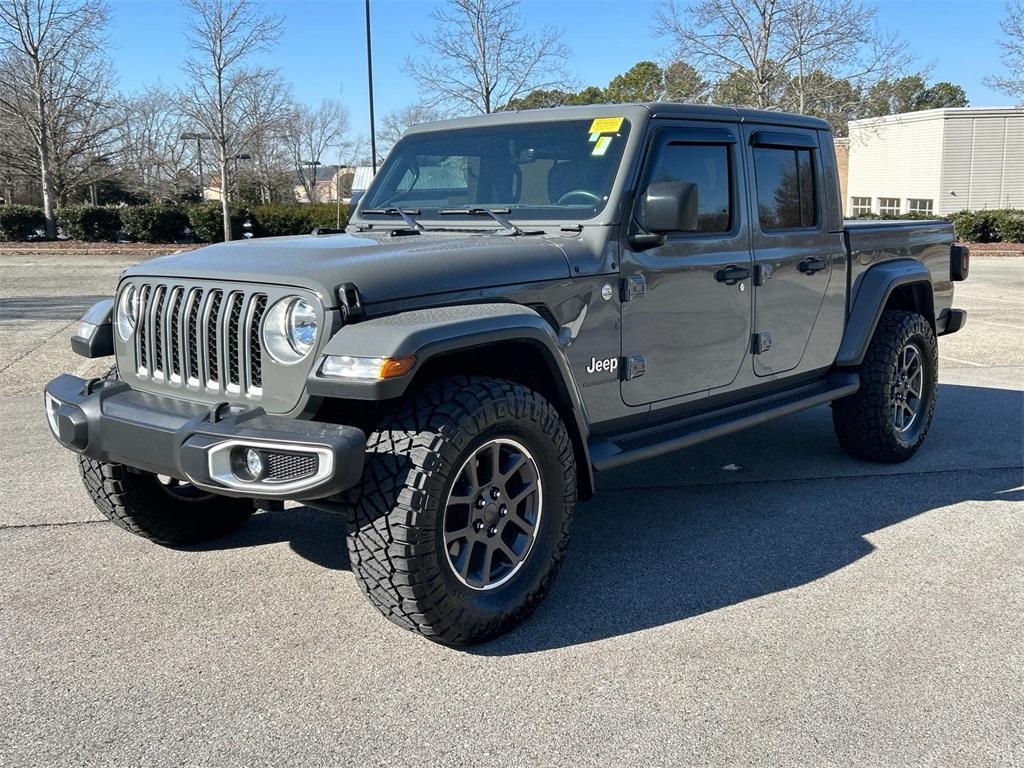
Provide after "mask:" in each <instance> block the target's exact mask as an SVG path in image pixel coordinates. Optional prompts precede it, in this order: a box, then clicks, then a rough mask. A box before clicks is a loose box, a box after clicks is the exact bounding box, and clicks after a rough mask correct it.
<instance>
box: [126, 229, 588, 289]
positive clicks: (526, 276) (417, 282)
mask: <svg viewBox="0 0 1024 768" xmlns="http://www.w3.org/2000/svg"><path fill="white" fill-rule="evenodd" d="M125 275H126V276H130V277H134V276H147V277H171V278H182V279H209V280H226V281H234V282H251V283H263V284H271V285H287V286H294V287H298V288H306V289H309V290H311V291H314V292H316V293H317V294H319V295H320V299H321V301H322V302H323V304H324V306H325V307H334V306H336V305H337V303H338V300H337V288H338V286H339V285H340V284H342V283H355V284H356V285H357V286H358V287H359V291H360V293H361V294H362V298H363V302H364V303H366V304H375V303H378V302H382V301H392V300H394V299H402V298H408V297H412V296H422V295H426V294H432V293H447V292H449V291H462V290H473V289H476V288H492V287H495V286H500V285H511V284H514V283H529V282H537V281H541V280H557V279H564V278H566V277H568V276H569V264H568V262H567V261H566V257H565V253H564V252H563V251H562V249H561V248H560V247H559V246H558V245H557V244H556V243H555V242H553V241H552V240H551V239H549V238H547V237H544V236H541V235H530V236H518V237H510V236H505V235H494V234H489V233H488V234H460V233H451V232H444V233H432V232H425V233H423V234H420V235H408V236H392V235H391V234H389V233H387V232H372V233H359V234H352V235H341V234H339V235H299V236H295V237H271V238H262V239H259V240H236V241H233V242H230V243H217V244H214V245H208V246H205V247H203V248H199V249H197V250H194V251H189V252H187V253H180V254H176V255H173V256H163V257H160V258H157V259H152V260H150V261H147V262H143V263H141V264H138V265H136V266H134V267H131V268H130V269H128V270H127V271H126V272H125Z"/></svg>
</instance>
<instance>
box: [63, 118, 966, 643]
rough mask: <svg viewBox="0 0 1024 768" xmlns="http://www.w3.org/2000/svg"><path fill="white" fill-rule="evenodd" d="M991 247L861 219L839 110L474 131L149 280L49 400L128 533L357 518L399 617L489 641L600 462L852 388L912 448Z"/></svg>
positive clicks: (535, 579) (854, 442)
mask: <svg viewBox="0 0 1024 768" xmlns="http://www.w3.org/2000/svg"><path fill="white" fill-rule="evenodd" d="M968 259H969V253H968V251H967V249H966V248H965V247H962V246H958V245H955V244H954V238H953V229H952V227H951V225H950V224H948V223H946V222H921V221H911V222H860V223H849V222H844V221H843V218H842V214H841V205H840V199H839V184H838V181H837V172H836V162H835V157H834V153H833V143H832V135H831V133H830V132H829V127H828V125H827V124H826V123H825V122H823V121H821V120H817V119H813V118H809V117H801V116H793V115H785V114H777V113H768V112H756V111H750V110H743V109H733V108H725V107H707V106H693V105H684V104H648V105H629V106H622V105H619V106H601V107H578V108H563V109H553V110H539V111H534V112H525V113H505V114H497V115H489V116H486V117H476V118H467V119H458V120H451V121H445V122H439V123H433V124H429V125H421V126H418V127H416V128H414V129H412V130H411V131H410V132H409V133H408V134H407V135H406V136H405V137H404V138H403V139H402V140H401V141H400V142H399V143H398V144H397V145H396V146H395V148H394V149H393V150H392V151H391V153H390V154H389V155H388V158H387V161H386V162H385V163H384V165H383V167H382V168H381V171H380V173H379V174H378V175H377V178H376V179H375V180H374V182H373V184H372V186H371V187H370V189H369V190H368V191H367V192H366V194H365V196H364V197H363V198H362V200H361V201H360V203H359V206H358V208H357V209H356V210H355V211H354V212H353V215H352V218H351V221H350V223H349V226H348V228H347V231H346V232H344V233H342V232H336V231H323V230H319V231H314V232H313V233H312V234H310V235H304V236H300V237H286V238H275V239H265V240H250V241H244V242H234V243H227V244H219V245H210V246H208V247H205V248H201V249H198V250H195V251H192V252H190V253H184V254H180V255H174V256H167V257H164V258H158V259H154V260H152V261H147V262H143V263H141V264H139V265H137V266H135V267H132V268H130V269H128V270H126V271H125V272H124V274H123V276H122V278H121V281H120V284H119V285H118V287H117V291H116V294H115V297H114V298H113V299H112V300H108V301H103V302H100V303H99V304H97V305H96V306H95V307H93V308H92V309H91V310H90V311H89V312H88V313H87V314H86V315H85V317H84V318H83V322H82V325H81V327H80V328H79V330H78V331H77V333H76V334H75V335H74V336H73V338H72V340H71V342H72V346H73V348H74V349H75V350H76V351H77V352H79V353H80V354H82V355H85V356H86V357H91V358H96V357H104V356H113V358H114V361H115V363H116V365H115V366H114V367H113V368H112V369H111V372H110V374H108V375H107V376H106V377H104V378H102V379H93V380H91V381H86V380H83V379H81V378H76V377H74V376H69V375H63V376H59V377H57V378H56V379H54V380H53V381H51V382H50V383H49V384H48V385H47V386H46V391H45V408H46V414H47V416H48V419H49V424H50V427H51V429H52V431H53V434H54V436H55V437H56V438H57V440H58V441H59V442H60V443H61V444H62V445H64V446H66V447H67V448H69V449H71V450H72V451H75V452H76V453H77V454H79V456H78V461H79V464H80V466H81V471H82V477H83V479H84V482H85V487H86V490H87V491H88V493H89V495H90V496H91V497H92V499H93V501H94V502H95V503H96V505H97V506H98V507H99V509H100V510H101V511H102V512H103V513H104V514H105V515H106V516H107V517H109V518H110V520H111V521H113V522H114V523H116V524H117V525H119V526H121V527H123V528H125V529H126V530H128V531H130V532H132V533H135V534H138V535H140V536H144V537H146V538H148V539H151V540H153V541H155V542H157V543H160V544H164V545H169V546H182V545H188V544H193V543H196V542H201V541H204V540H208V539H212V538H215V537H218V536H222V535H224V534H226V533H228V532H230V531H232V530H234V529H235V528H237V527H238V526H240V525H241V524H242V523H243V522H244V521H245V520H246V519H247V518H248V517H249V515H250V514H252V512H253V509H254V507H257V506H266V505H267V504H268V500H269V503H277V505H278V506H280V502H282V501H283V500H286V499H287V500H295V501H301V502H303V503H305V504H308V505H310V506H313V507H317V508H322V509H329V510H332V511H337V512H340V513H342V514H344V515H345V516H346V520H347V525H348V536H347V538H348V552H349V555H350V559H351V566H352V570H353V572H354V573H355V575H356V578H357V579H358V581H359V584H360V586H361V588H362V589H363V591H364V592H365V594H366V595H367V597H368V598H369V600H370V601H371V602H372V603H373V605H374V606H376V607H377V608H378V609H379V610H380V611H381V613H383V614H384V615H385V616H387V617H388V618H389V619H391V620H392V621H394V622H396V623H398V624H399V625H401V626H404V627H407V628H409V629H412V630H416V631H418V632H420V633H422V634H423V635H426V636H428V637H430V638H432V639H434V640H437V641H439V642H443V643H448V644H454V645H458V644H467V643H474V642H479V641H483V640H486V639H488V638H492V637H495V636H496V635H499V634H500V633H502V632H505V631H506V630H508V629H509V628H511V627H513V626H514V625H516V624H517V623H518V622H520V621H521V620H523V619H524V618H525V617H526V616H527V615H528V614H529V613H530V611H531V610H532V609H533V608H534V607H535V606H536V605H537V603H538V602H539V601H540V600H541V598H542V597H543V596H544V594H545V593H546V592H547V590H548V588H549V586H550V584H551V580H552V578H553V577H554V574H555V571H556V570H557V568H558V566H559V563H560V561H561V560H562V558H563V555H564V553H565V550H566V545H567V543H568V539H569V530H570V525H571V523H572V519H573V512H574V509H575V505H576V502H577V500H578V499H587V498H589V497H590V496H591V495H592V494H593V493H594V490H595V484H594V473H595V472H597V471H601V470H607V469H611V468H613V467H619V466H622V465H624V464H627V463H629V462H633V461H638V460H641V459H646V458H649V457H652V456H657V455H659V454H663V453H666V452H669V451H675V450H677V449H680V448H685V447H688V446H691V445H694V444H696V443H699V442H702V441H705V440H710V439H712V438H715V437H718V436H720V435H724V434H726V433H729V432H733V431H736V430H739V429H742V428H744V427H749V426H752V425H755V424H759V423H761V422H764V421H766V420H768V419H773V418H776V417H779V416H785V415H786V414H790V413H793V412H795V411H799V410H801V409H804V408H810V407H813V406H817V405H823V404H825V403H831V408H832V419H833V422H834V424H835V431H836V434H837V435H838V438H839V442H840V444H841V445H842V447H843V448H844V449H846V451H848V452H849V453H850V454H851V455H853V456H855V457H857V458H859V459H866V460H869V461H882V462H896V461H903V460H905V459H908V458H910V457H911V456H912V455H913V454H914V452H915V451H917V449H918V448H919V447H920V446H921V443H922V441H923V440H924V438H925V435H926V433H927V432H928V427H929V423H930V421H931V418H932V412H933V409H934V407H935V394H936V374H937V364H938V356H937V350H936V336H938V335H941V334H944V333H953V332H955V331H957V330H958V329H960V328H961V327H963V325H964V322H965V313H964V311H963V310H961V309H955V308H953V305H952V302H953V282H954V281H957V280H963V279H965V278H966V276H967V271H968ZM623 514H628V511H624V512H623ZM339 545H340V542H339Z"/></svg>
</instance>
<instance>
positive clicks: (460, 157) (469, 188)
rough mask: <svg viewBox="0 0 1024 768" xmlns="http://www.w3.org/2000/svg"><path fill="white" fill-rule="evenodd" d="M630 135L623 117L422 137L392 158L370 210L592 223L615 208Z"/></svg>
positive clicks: (410, 139) (366, 204)
mask: <svg viewBox="0 0 1024 768" xmlns="http://www.w3.org/2000/svg"><path fill="white" fill-rule="evenodd" d="M628 135H629V123H628V122H627V121H626V120H624V119H622V118H617V117H616V118H599V119H597V120H590V119H587V120H564V121H559V122H545V123H516V124H514V125H495V126H488V127H481V128H462V129H458V130H449V131H433V132H430V133H415V134H412V135H410V136H407V137H406V138H404V139H402V141H401V142H399V143H398V144H397V145H396V146H395V148H394V149H393V150H392V151H391V154H389V155H388V159H387V161H386V162H385V163H384V167H383V168H382V169H381V172H380V174H379V175H378V177H377V179H375V180H374V182H373V184H372V185H371V186H370V189H369V191H368V192H367V193H366V195H365V196H364V198H363V200H362V210H381V209H388V208H396V207H400V208H402V209H403V210H407V211H408V210H413V209H415V210H418V211H419V212H420V215H421V216H422V217H426V218H431V217H433V216H435V215H437V214H438V212H439V211H444V210H450V209H469V208H479V207H486V208H491V209H496V208H499V209H504V212H505V213H506V215H507V216H508V217H509V218H518V219H553V220H561V219H589V218H591V217H592V216H594V215H596V214H597V213H599V212H600V211H601V209H602V208H604V206H605V204H606V203H607V202H608V197H609V194H610V193H611V187H612V182H613V181H614V179H615V173H616V171H617V169H618V167H619V163H620V162H621V160H622V152H623V149H624V148H625V144H626V137H627V136H628Z"/></svg>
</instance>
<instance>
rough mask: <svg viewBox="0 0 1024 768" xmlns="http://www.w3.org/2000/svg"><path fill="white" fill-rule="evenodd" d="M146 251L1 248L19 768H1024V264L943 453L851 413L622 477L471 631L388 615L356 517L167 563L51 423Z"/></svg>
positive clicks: (952, 409)
mask: <svg viewBox="0 0 1024 768" xmlns="http://www.w3.org/2000/svg"><path fill="white" fill-rule="evenodd" d="M129 263H130V259H127V258H112V257H100V256H87V257H75V256H73V255H60V256H17V255H5V256H0V502H2V503H0V564H2V565H0V569H2V574H3V577H2V579H0V766H58V765H86V764H88V765H112V766H126V765H145V766H162V765H203V766H227V765H244V766H255V765H274V766H284V765H302V766H310V765H380V766H402V765H421V766H422V765H427V766H440V765H474V766H475V765H518V766H541V765H551V766H565V765H572V766H576V767H582V766H609V765H631V766H632V765H636V766H660V765H664V766H675V765H729V766H732V765H765V766H781V765H813V766H825V765H859V766H863V765H878V766H897V765H898V766H923V765H939V766H994V765H1007V766H1008V765H1020V764H1022V763H1024V640H1022V637H1024V341H1022V336H1021V331H1022V329H1024V259H1022V258H977V259H975V260H974V263H973V264H972V274H971V279H970V281H968V282H967V283H964V284H961V285H959V286H958V288H957V305H958V306H962V307H964V308H966V309H967V310H968V313H969V316H968V325H967V327H966V328H965V329H964V331H962V332H961V333H960V334H957V335H956V336H952V337H949V338H946V339H942V340H940V354H941V356H942V358H941V363H940V365H941V373H940V381H941V387H940V392H939V404H938V407H937V411H936V416H935V421H934V424H933V427H932V432H931V434H930V436H929V439H928V442H927V443H926V444H925V447H924V448H923V449H922V451H921V452H920V453H919V454H918V455H917V456H916V457H915V458H914V459H913V460H912V461H910V462H909V463H907V464H904V465H899V466H879V465H872V464H865V463H859V462H857V461H854V460H852V459H849V458H848V457H846V456H845V455H844V454H842V453H841V452H840V450H839V448H838V447H837V445H836V443H835V440H834V438H833V435H832V427H831V421H830V418H829V413H828V410H827V409H826V408H819V409H815V410H812V411H809V412H805V413H801V414H797V415H795V416H792V417H789V418H787V419H785V420H782V421H779V422H776V423H772V424H767V425H763V426H761V427H759V428H756V429H754V430H751V431H749V432H747V433H744V434H741V435H737V436H733V437H729V438H724V439H721V440H718V441H716V442H713V443H710V444H707V445H704V446H700V447H697V448H694V449H691V450H689V451H686V452H683V453H680V454H676V455H672V456H668V457H663V458H660V459H657V460H654V461H651V462H648V463H646V464H643V465H637V466H633V467H629V468H627V469H624V470H620V471H616V472H614V473H610V474H607V475H604V476H602V477H601V492H600V494H599V495H598V497H597V499H595V500H594V501H592V502H590V503H587V504H584V505H582V506H581V508H580V512H579V515H578V517H577V521H576V528H575V534H574V540H573V544H572V547H571V551H570V557H569V559H568V561H567V563H566V566H565V568H564V569H563V570H562V572H561V574H560V576H559V578H558V580H557V582H556V584H555V587H554V589H553V590H552V592H551V594H550V595H549V597H548V599H547V601H546V602H545V603H544V604H543V605H542V607H541V608H540V610H539V611H538V613H537V614H536V615H535V616H534V618H533V619H531V620H530V621H529V622H528V623H527V624H525V625H524V626H522V627H520V628H519V629H517V630H516V631H515V632H513V633H512V634H510V635H509V636H507V637H505V638H502V639H500V640H498V641H496V642H494V643H491V644H489V645H486V646H483V647H480V648H476V649H472V650H470V651H468V652H466V651H456V650H450V649H446V648H442V647H439V646H436V645H433V644H431V643H429V642H427V641H424V640H422V639H420V638H418V637H416V636H414V635H412V634H409V633H406V632H403V631H401V630H399V629H397V628H396V627H394V626H393V625H391V624H390V623H388V622H386V621H384V620H383V619H381V618H380V617H379V616H378V614H377V613H376V612H375V611H374V610H373V609H372V608H371V607H370V606H369V605H368V604H367V603H366V602H365V601H364V599H363V597H362V596H361V594H360V593H359V591H358V589H357V587H356V585H355V581H354V579H353V578H352V577H351V576H350V574H349V573H347V569H348V563H347V558H346V555H345V549H344V541H343V535H344V532H343V526H342V522H341V520H340V519H338V518H336V517H333V516H331V515H328V514H324V513H321V512H317V511H313V510H310V509H306V508H298V509H290V510H286V511H283V512H273V513H263V514H260V515H258V516H256V517H254V518H253V519H252V520H251V521H250V522H249V523H248V524H247V525H246V527H244V528H243V529H242V530H241V531H239V532H238V533H236V534H234V535H232V536H231V537H230V538H228V539H225V540H223V541H221V542H217V543H216V544H213V545H209V546H207V547H204V548H201V549H194V550H189V551H172V550H167V549H161V548H159V547H156V546H154V545H151V544H149V543H148V542H146V541H144V540H142V539H140V538H136V537H133V536H130V535H128V534H125V533H123V532H121V531H120V530H118V529H116V528H115V527H114V526H112V525H110V524H109V523H107V522H105V521H103V519H102V518H101V516H100V515H99V513H98V512H96V510H95V509H94V508H93V507H92V505H91V503H90V502H89V500H88V499H87V497H86V495H85V492H84V491H83V489H82V488H81V485H80V482H79V480H78V477H77V474H76V470H75V466H74V462H73V460H72V458H71V457H70V456H69V455H68V454H67V453H66V452H64V451H63V450H61V449H59V448H58V446H57V445H56V444H55V443H54V442H53V440H52V438H51V437H50V436H49V433H48V431H47V429H46V426H45V419H44V417H43V412H42V408H41V396H40V388H41V387H42V384H43V383H44V382H45V381H46V380H47V379H48V378H50V377H52V376H54V375H56V374H57V373H60V372H62V371H72V372H78V373H79V374H80V375H84V374H86V373H88V372H90V371H99V370H101V367H97V366H96V365H95V364H93V363H90V362H89V361H85V360H83V359H81V358H77V357H75V356H74V355H73V354H72V353H71V352H70V350H69V348H68V344H67V338H68V335H69V333H70V331H71V328H72V327H73V323H72V321H73V320H74V319H75V318H77V317H78V315H79V314H80V312H81V311H82V309H83V308H84V307H86V306H88V305H89V304H90V303H91V302H92V301H93V300H94V297H96V296H103V295H108V294H109V293H110V292H111V291H112V289H113V287H114V284H115V282H116V279H117V274H118V272H119V271H120V269H122V268H123V267H124V266H127V265H128V264H129Z"/></svg>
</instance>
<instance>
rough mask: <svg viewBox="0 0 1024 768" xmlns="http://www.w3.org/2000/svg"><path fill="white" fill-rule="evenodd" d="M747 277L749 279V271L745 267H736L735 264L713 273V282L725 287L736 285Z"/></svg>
mask: <svg viewBox="0 0 1024 768" xmlns="http://www.w3.org/2000/svg"><path fill="white" fill-rule="evenodd" d="M748 277H750V270H749V269H747V268H746V267H737V266H736V265H735V264H732V265H730V266H728V267H722V268H721V269H720V270H718V271H717V272H715V280H717V281H718V282H720V283H725V284H726V285H736V283H738V282H739V281H740V280H746V279H747V278H748Z"/></svg>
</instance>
